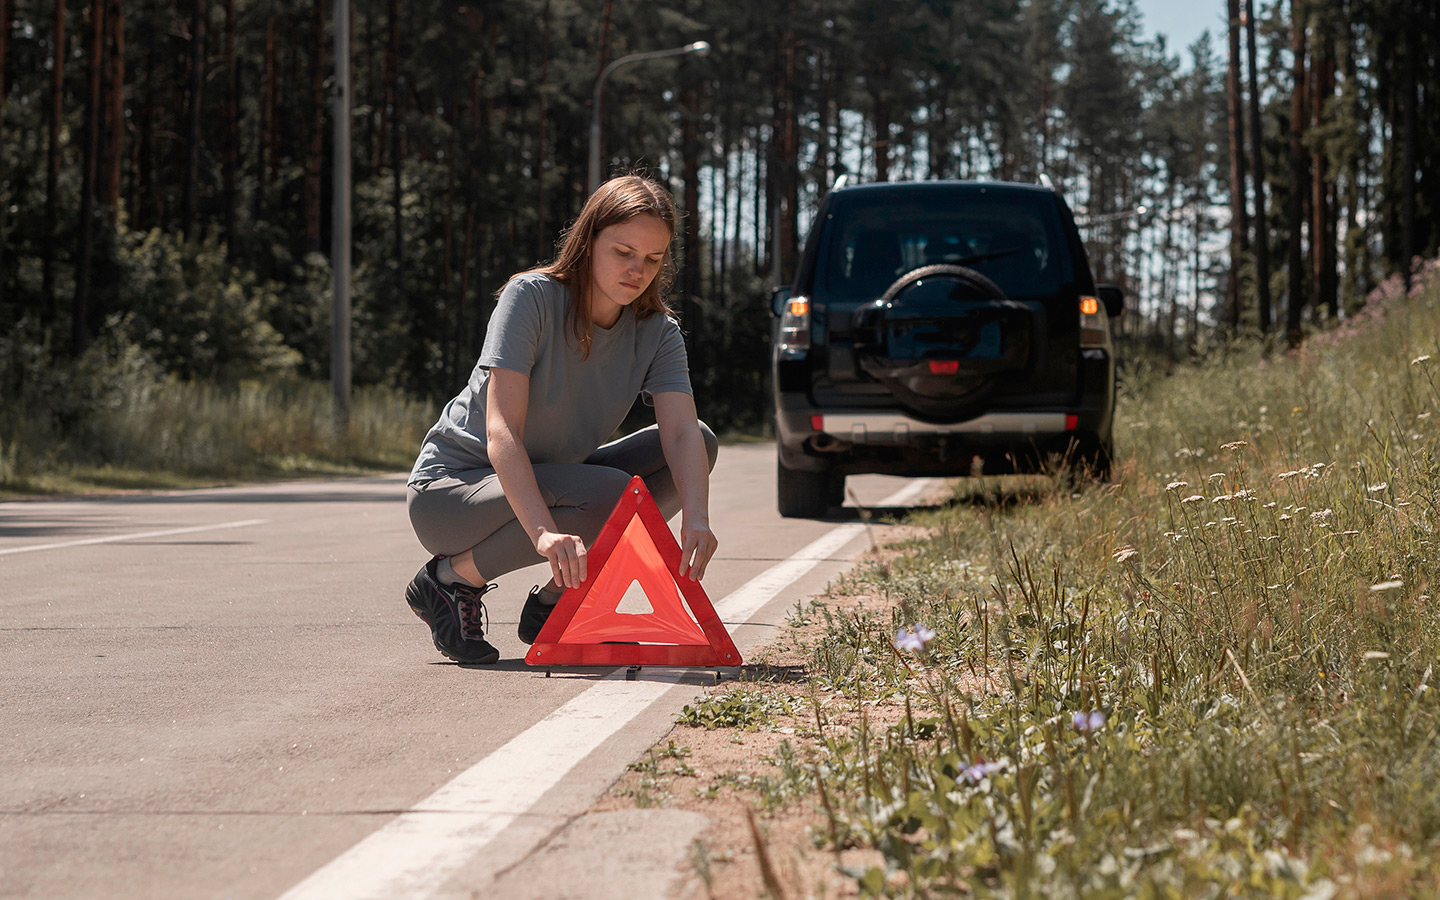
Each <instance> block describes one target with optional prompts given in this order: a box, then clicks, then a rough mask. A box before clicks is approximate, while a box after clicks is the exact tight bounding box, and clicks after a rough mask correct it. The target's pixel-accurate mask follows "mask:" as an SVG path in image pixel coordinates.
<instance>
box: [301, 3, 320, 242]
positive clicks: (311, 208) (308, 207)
mask: <svg viewBox="0 0 1440 900" xmlns="http://www.w3.org/2000/svg"><path fill="white" fill-rule="evenodd" d="M310 26H311V32H310V39H311V40H310V47H311V53H312V56H311V59H310V128H309V133H310V146H309V148H308V150H307V151H306V153H305V189H304V203H305V249H306V250H307V251H308V252H311V253H318V252H320V249H321V243H320V174H321V173H320V167H321V165H322V162H323V160H322V157H323V156H324V154H325V116H324V110H325V0H314V2H313V4H312V6H311V15H310Z"/></svg>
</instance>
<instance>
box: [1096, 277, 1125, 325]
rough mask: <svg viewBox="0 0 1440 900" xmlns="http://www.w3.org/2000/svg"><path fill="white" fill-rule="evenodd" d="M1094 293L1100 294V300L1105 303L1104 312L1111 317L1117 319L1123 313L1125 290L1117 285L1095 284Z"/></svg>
mask: <svg viewBox="0 0 1440 900" xmlns="http://www.w3.org/2000/svg"><path fill="white" fill-rule="evenodd" d="M1095 293H1096V294H1099V295H1100V302H1101V303H1103V304H1105V312H1106V313H1107V314H1108V315H1109V316H1110V318H1112V319H1118V318H1120V317H1121V316H1123V315H1125V290H1124V288H1121V287H1120V286H1119V285H1114V284H1101V285H1096V286H1095Z"/></svg>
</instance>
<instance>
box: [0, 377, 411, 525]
mask: <svg viewBox="0 0 1440 900" xmlns="http://www.w3.org/2000/svg"><path fill="white" fill-rule="evenodd" d="M120 382H121V385H120V387H119V388H118V389H115V390H113V391H112V392H111V393H110V394H109V395H108V396H106V397H105V398H103V399H104V401H105V402H103V403H99V404H97V407H98V408H95V409H91V410H89V411H87V412H86V414H85V415H84V416H73V417H71V418H70V421H69V424H68V425H67V426H64V427H59V426H58V425H57V423H56V421H55V418H54V417H53V416H33V417H27V416H25V415H24V414H23V411H22V412H21V413H18V414H17V417H16V419H15V420H14V422H13V423H12V426H11V428H10V429H8V431H9V432H10V434H9V439H8V440H5V439H3V438H0V499H13V498H15V497H21V496H33V495H37V494H41V495H47V494H74V493H92V492H110V491H120V490H154V489H178V488H193V487H203V486H211V485H218V484H235V483H239V482H254V481H267V480H275V479H289V478H297V477H333V476H344V475H360V474H367V473H374V472H381V471H387V472H394V471H401V470H407V469H409V468H410V466H411V464H412V463H413V462H414V459H415V452H416V450H417V449H418V448H419V446H420V442H421V439H422V438H423V437H424V435H425V431H426V430H427V429H428V428H429V427H430V425H431V424H432V423H433V422H434V419H435V411H434V409H433V408H432V407H431V406H430V405H429V404H423V403H419V402H417V401H414V400H412V399H409V398H407V397H405V396H403V395H401V394H399V393H398V392H395V391H389V390H384V389H378V388H361V389H358V390H356V391H355V392H354V393H353V395H352V398H351V408H350V424H349V428H348V429H347V430H346V432H345V433H344V435H343V436H342V435H337V433H336V429H335V426H334V421H335V420H334V407H333V400H332V396H331V392H330V387H329V386H328V385H325V384H319V383H314V382H298V381H283V380H282V381H274V382H241V383H239V384H236V385H233V386H229V387H220V386H217V385H210V384H203V383H193V382H183V381H179V380H174V379H171V380H163V381H158V382H151V381H145V380H142V379H134V380H132V381H129V382H126V381H125V380H124V379H120ZM59 435H65V437H60V436H59Z"/></svg>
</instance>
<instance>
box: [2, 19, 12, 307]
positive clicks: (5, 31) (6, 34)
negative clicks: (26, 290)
mask: <svg viewBox="0 0 1440 900" xmlns="http://www.w3.org/2000/svg"><path fill="white" fill-rule="evenodd" d="M0 26H3V27H0V147H4V146H5V63H6V58H7V57H8V56H9V55H10V54H9V50H10V0H0ZM4 182H5V160H4V157H3V155H0V184H3V183H4ZM5 206H6V204H3V203H0V310H3V309H4V308H5V303H6V302H7V301H8V299H9V292H8V291H6V289H5V230H6V229H5Z"/></svg>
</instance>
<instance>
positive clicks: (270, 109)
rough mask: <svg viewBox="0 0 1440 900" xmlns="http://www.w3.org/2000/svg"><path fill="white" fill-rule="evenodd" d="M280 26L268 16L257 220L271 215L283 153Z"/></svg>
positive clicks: (258, 145)
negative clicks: (277, 167) (272, 188)
mask: <svg viewBox="0 0 1440 900" xmlns="http://www.w3.org/2000/svg"><path fill="white" fill-rule="evenodd" d="M279 30H280V29H279V26H278V25H277V24H276V22H275V13H274V12H273V11H271V12H270V13H268V14H266V16H265V61H264V62H263V63H262V64H261V70H260V81H261V85H260V133H259V137H258V138H257V140H256V141H255V144H256V147H255V157H256V162H255V218H256V220H257V221H258V220H263V219H264V218H265V217H266V216H267V215H268V209H269V198H270V185H271V182H272V181H273V180H274V177H275V164H276V158H275V157H276V156H277V155H278V153H279V134H278V132H279V129H278V127H277V126H276V122H275V116H276V114H277V113H278V111H279V110H278V104H279V98H278V96H277V94H278V92H279V76H280V73H279V69H280V65H279V60H278V49H277V44H278V43H279Z"/></svg>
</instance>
